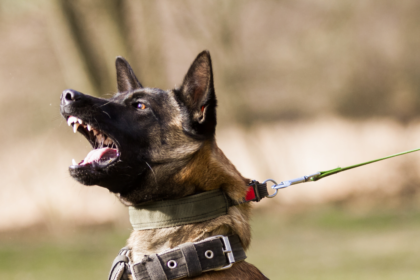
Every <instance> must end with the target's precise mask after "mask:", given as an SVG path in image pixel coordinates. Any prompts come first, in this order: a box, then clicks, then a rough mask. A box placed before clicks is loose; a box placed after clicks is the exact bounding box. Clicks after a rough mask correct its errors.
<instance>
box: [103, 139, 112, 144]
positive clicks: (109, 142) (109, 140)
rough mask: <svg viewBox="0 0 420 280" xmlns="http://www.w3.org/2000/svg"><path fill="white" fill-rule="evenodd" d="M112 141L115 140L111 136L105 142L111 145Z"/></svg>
mask: <svg viewBox="0 0 420 280" xmlns="http://www.w3.org/2000/svg"><path fill="white" fill-rule="evenodd" d="M112 143H113V142H112V140H111V138H108V139H106V140H105V142H104V144H105V145H111V144H112Z"/></svg>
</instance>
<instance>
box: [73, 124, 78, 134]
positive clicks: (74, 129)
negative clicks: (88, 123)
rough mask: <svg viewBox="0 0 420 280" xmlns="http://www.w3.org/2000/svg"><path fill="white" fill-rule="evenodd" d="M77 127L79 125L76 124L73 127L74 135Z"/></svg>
mask: <svg viewBox="0 0 420 280" xmlns="http://www.w3.org/2000/svg"><path fill="white" fill-rule="evenodd" d="M79 125H80V124H78V123H75V124H74V125H73V132H74V133H76V132H77V129H78V128H79Z"/></svg>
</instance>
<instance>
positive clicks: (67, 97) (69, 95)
mask: <svg viewBox="0 0 420 280" xmlns="http://www.w3.org/2000/svg"><path fill="white" fill-rule="evenodd" d="M82 96H83V93H81V92H78V91H75V90H72V89H66V90H65V91H63V93H62V94H61V105H68V104H70V103H72V102H75V101H77V100H79V99H81V98H82Z"/></svg>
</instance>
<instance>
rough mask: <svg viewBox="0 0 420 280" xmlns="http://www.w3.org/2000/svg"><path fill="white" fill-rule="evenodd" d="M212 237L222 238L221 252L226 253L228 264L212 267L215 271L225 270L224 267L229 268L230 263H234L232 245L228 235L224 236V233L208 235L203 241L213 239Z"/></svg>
mask: <svg viewBox="0 0 420 280" xmlns="http://www.w3.org/2000/svg"><path fill="white" fill-rule="evenodd" d="M213 239H220V240H222V243H223V247H222V250H223V253H224V254H226V256H227V259H228V265H225V266H223V267H221V268H218V269H214V270H215V271H217V270H225V269H228V268H231V267H232V265H233V264H234V263H235V257H234V256H233V251H232V246H231V245H230V241H229V237H227V236H224V235H215V236H211V237H208V238H206V239H204V240H203V241H208V240H213Z"/></svg>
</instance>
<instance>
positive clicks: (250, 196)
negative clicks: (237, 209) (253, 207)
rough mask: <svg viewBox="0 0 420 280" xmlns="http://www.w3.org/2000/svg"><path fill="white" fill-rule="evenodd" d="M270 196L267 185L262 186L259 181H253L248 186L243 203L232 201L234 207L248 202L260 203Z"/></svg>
mask: <svg viewBox="0 0 420 280" xmlns="http://www.w3.org/2000/svg"><path fill="white" fill-rule="evenodd" d="M267 196H268V191H267V183H263V184H261V183H260V182H258V181H255V180H252V181H251V182H250V183H249V184H248V191H247V193H246V195H245V198H244V199H243V200H242V201H232V205H239V204H243V203H247V202H251V201H253V202H259V201H260V200H261V199H263V198H264V197H267Z"/></svg>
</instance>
